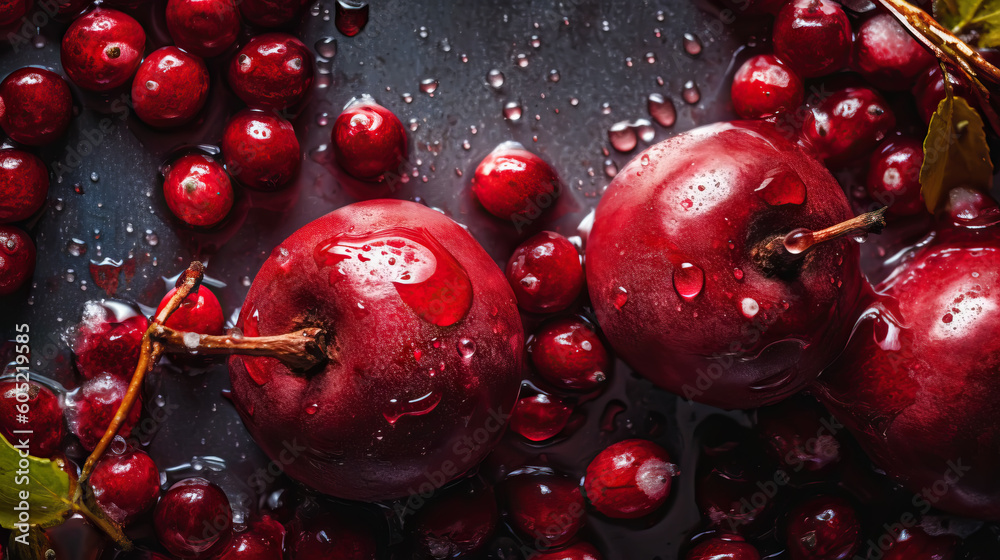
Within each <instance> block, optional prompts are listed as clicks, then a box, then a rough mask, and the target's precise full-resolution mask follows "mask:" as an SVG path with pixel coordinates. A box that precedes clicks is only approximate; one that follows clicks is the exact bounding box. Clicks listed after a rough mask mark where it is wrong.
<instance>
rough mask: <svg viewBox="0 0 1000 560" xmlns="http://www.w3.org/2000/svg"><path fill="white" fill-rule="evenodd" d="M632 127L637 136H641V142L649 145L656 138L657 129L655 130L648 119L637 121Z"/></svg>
mask: <svg viewBox="0 0 1000 560" xmlns="http://www.w3.org/2000/svg"><path fill="white" fill-rule="evenodd" d="M632 127H633V128H635V131H636V134H637V135H638V136H639V140H642V141H643V142H645V143H647V144H649V143H650V142H652V141H653V139H654V138H656V129H654V128H653V123H651V122H649V121H647V120H646V119H636V120H635V121H634V122H633V123H632Z"/></svg>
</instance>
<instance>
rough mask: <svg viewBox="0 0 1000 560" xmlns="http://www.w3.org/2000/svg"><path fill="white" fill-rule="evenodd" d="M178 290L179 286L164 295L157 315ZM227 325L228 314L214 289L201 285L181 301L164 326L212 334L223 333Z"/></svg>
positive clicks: (176, 329)
mask: <svg viewBox="0 0 1000 560" xmlns="http://www.w3.org/2000/svg"><path fill="white" fill-rule="evenodd" d="M176 292H177V288H174V289H172V290H170V291H169V292H167V295H165V296H163V299H162V300H161V301H160V305H159V306H158V307H157V308H156V314H157V315H158V314H159V313H160V311H162V310H163V308H164V307H166V306H167V302H168V301H170V298H172V297H173V296H174V293H176ZM154 316H155V315H154ZM225 325H226V316H225V314H224V313H223V312H222V304H220V303H219V298H217V297H215V294H214V293H212V290H210V289H208V288H206V287H205V286H199V287H198V289H197V290H196V291H195V292H193V293H190V294H188V296H187V297H186V298H184V301H182V302H181V305H180V307H178V308H177V310H176V311H174V312H173V314H172V315H170V317H169V318H168V319H167V321H166V322H165V323H164V326H167V327H170V328H171V329H174V330H175V331H184V332H195V333H199V334H211V335H221V334H222V333H223V331H224V330H225Z"/></svg>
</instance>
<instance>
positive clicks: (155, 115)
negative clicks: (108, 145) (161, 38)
mask: <svg viewBox="0 0 1000 560" xmlns="http://www.w3.org/2000/svg"><path fill="white" fill-rule="evenodd" d="M207 99H208V68H207V67H206V66H205V62H204V61H202V60H201V59H200V58H198V57H197V56H193V55H190V54H188V53H186V52H184V51H182V50H180V49H178V48H177V47H163V48H160V49H156V50H155V51H153V52H152V53H150V55H149V56H147V57H146V60H143V61H142V65H141V66H139V71H138V72H136V74H135V80H134V81H133V82H132V104H133V108H134V109H135V114H136V116H138V117H139V118H140V119H142V122H144V123H146V124H148V125H150V126H155V127H159V128H167V127H172V126H179V125H182V124H184V123H186V122H188V121H190V120H191V119H193V118H194V117H195V115H197V114H198V111H201V108H202V107H204V106H205V101H206V100H207Z"/></svg>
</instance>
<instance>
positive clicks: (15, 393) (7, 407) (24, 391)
mask: <svg viewBox="0 0 1000 560" xmlns="http://www.w3.org/2000/svg"><path fill="white" fill-rule="evenodd" d="M23 395H27V400H24V399H25V397H24V396H23ZM24 405H27V407H28V413H27V414H26V415H25V416H27V422H20V421H19V420H18V419H19V417H20V415H21V414H22V413H21V412H20V411H19V409H23V408H22V407H23V406H24ZM18 430H30V431H31V432H32V433H31V435H30V436H25V435H24V434H16V433H15V432H16V431H18ZM0 435H3V437H4V438H6V439H7V441H8V442H10V443H12V444H15V443H17V442H18V441H19V440H22V439H27V440H28V452H29V453H30V454H31V455H33V456H35V457H43V458H47V457H51V456H52V455H53V454H55V453H56V452H57V451H59V449H60V444H61V443H62V440H63V436H65V435H66V429H65V428H64V427H63V415H62V405H61V404H60V403H59V397H57V396H56V395H55V394H54V393H53V392H52V391H51V390H49V388H48V387H45V386H44V385H40V384H38V383H35V382H27V383H24V382H19V381H0Z"/></svg>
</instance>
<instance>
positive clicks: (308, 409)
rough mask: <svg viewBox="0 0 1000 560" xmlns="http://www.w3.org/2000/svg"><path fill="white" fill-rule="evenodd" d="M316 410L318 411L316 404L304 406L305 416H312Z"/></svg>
mask: <svg viewBox="0 0 1000 560" xmlns="http://www.w3.org/2000/svg"><path fill="white" fill-rule="evenodd" d="M318 410H319V405H318V404H316V403H312V404H308V405H306V414H308V415H310V416H312V415H313V414H316V411H318Z"/></svg>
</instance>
